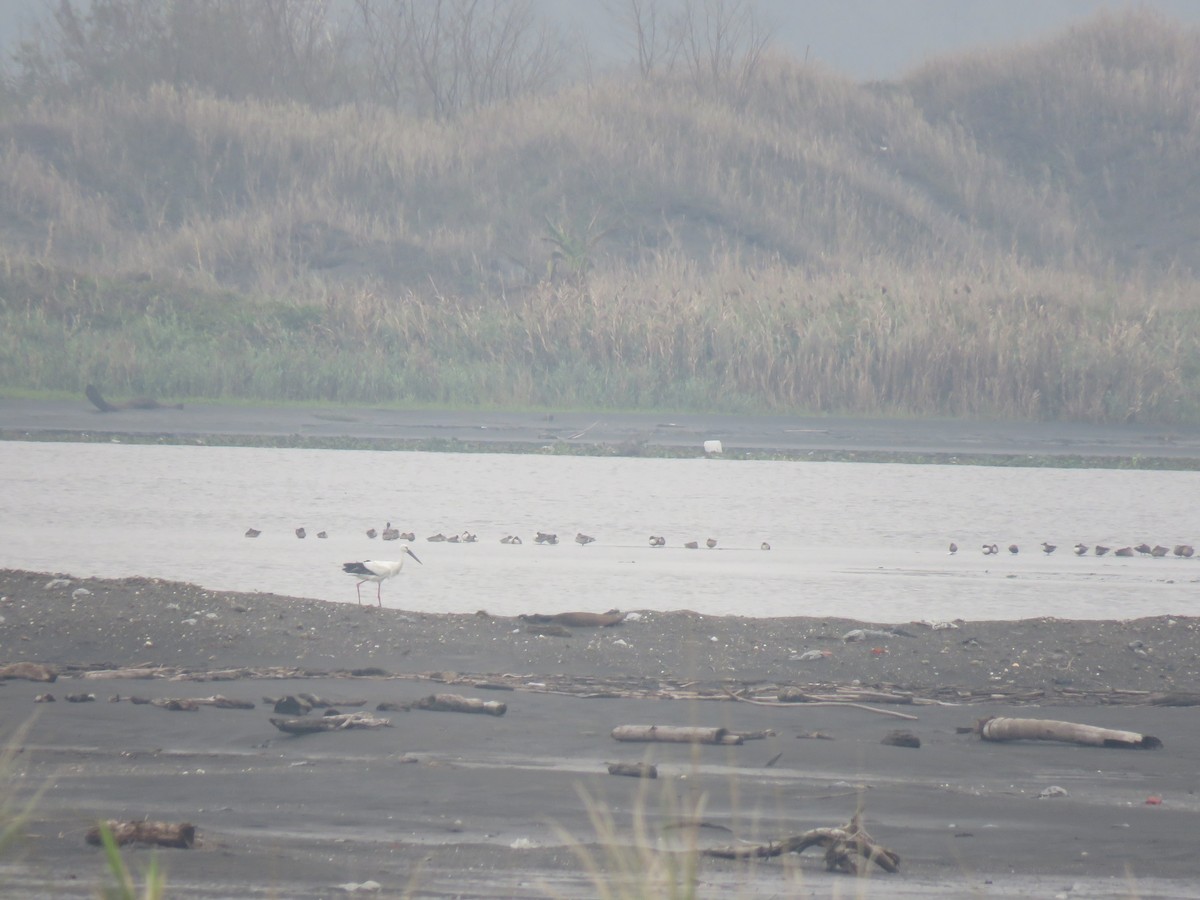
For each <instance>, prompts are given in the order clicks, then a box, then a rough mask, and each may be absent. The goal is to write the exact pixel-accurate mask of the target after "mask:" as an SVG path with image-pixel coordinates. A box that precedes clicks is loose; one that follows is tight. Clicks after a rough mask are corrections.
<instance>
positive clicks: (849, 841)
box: [703, 813, 900, 876]
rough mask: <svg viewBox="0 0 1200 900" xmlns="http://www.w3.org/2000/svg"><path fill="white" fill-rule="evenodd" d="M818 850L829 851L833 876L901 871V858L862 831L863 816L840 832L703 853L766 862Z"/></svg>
mask: <svg viewBox="0 0 1200 900" xmlns="http://www.w3.org/2000/svg"><path fill="white" fill-rule="evenodd" d="M814 846H816V847H824V848H825V868H826V869H828V870H829V871H831V872H845V873H846V874H848V875H859V876H862V875H866V874H867V872H868V870H869V869H870V867H871V863H874V864H875V865H877V866H879V868H881V869H883V870H884V871H885V872H892V873H895V872H898V871H900V855H899V854H898V853H896V852H895V851H893V850H889V849H888V848H886V847H883V846H880V845H879V844H876V843H875V841H874V839H873V838H872V837H871V836H870V835H869V834H867V830H866V829H865V828H863V827H862V819H861V816H860V814H859V813H855V815H854V818H852V819H851V820H850V821H849V822H847V823H846V824H845V825H843V826H841V827H840V828H810V829H809V830H808V831H805V832H803V833H801V834H797V835H793V836H791V837H787V838H783V839H782V840H778V841H771V842H770V843H767V844H757V845H751V846H744V845H736V846H732V847H710V848H708V849H707V850H704V851H703V853H704V855H705V856H715V857H717V858H718V859H764V858H769V857H774V856H781V855H783V854H784V853H801V852H803V851H804V850H806V849H808V848H809V847H814Z"/></svg>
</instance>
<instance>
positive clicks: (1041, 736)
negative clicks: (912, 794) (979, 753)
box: [974, 716, 1163, 750]
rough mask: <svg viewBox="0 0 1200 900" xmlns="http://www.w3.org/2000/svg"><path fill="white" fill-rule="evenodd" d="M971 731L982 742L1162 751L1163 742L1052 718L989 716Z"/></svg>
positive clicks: (1145, 735) (1143, 736) (1152, 738)
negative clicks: (1062, 744) (1044, 742)
mask: <svg viewBox="0 0 1200 900" xmlns="http://www.w3.org/2000/svg"><path fill="white" fill-rule="evenodd" d="M974 731H975V733H976V734H978V735H979V736H980V737H981V738H982V739H983V740H985V741H1064V742H1066V743H1069V744H1083V745H1084V746H1088V747H1114V748H1125V749H1133V750H1161V749H1162V745H1163V744H1162V741H1160V740H1159V739H1158V738H1156V737H1153V736H1152V735H1149V734H1138V733H1137V732H1135V731H1117V730H1115V729H1112V728H1097V727H1096V726H1095V725H1081V724H1079V723H1078V722H1058V721H1055V720H1053V719H1014V718H1008V717H1005V716H991V717H988V718H986V719H980V720H979V721H978V722H976V723H975V728H974Z"/></svg>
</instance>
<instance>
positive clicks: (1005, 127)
mask: <svg viewBox="0 0 1200 900" xmlns="http://www.w3.org/2000/svg"><path fill="white" fill-rule="evenodd" d="M903 87H904V88H905V89H906V90H907V91H908V92H909V93H910V94H911V95H912V97H913V99H914V102H915V104H916V106H917V108H918V109H920V110H921V111H922V112H923V113H924V115H925V116H926V118H927V119H928V120H929V121H930V123H932V125H933V126H934V127H940V128H945V127H952V128H961V129H962V130H964V131H965V132H967V133H968V134H970V135H971V136H972V138H973V139H974V141H975V142H976V144H977V145H978V146H979V147H980V148H981V150H982V152H983V153H984V154H985V155H986V156H987V158H988V159H989V160H991V161H992V162H994V163H996V164H997V165H1000V166H1003V167H1004V169H1005V170H1006V171H1008V172H1010V173H1012V174H1013V175H1014V176H1015V177H1016V178H1018V179H1019V180H1020V181H1021V182H1022V183H1023V184H1026V185H1027V186H1028V187H1029V188H1030V189H1031V190H1032V191H1034V192H1044V193H1045V195H1047V196H1049V197H1052V198H1054V201H1055V203H1056V204H1057V203H1062V204H1065V208H1064V209H1062V210H1061V212H1062V214H1063V215H1065V216H1068V217H1069V220H1070V221H1071V222H1072V223H1073V225H1074V227H1075V229H1076V230H1077V233H1078V237H1077V241H1078V243H1079V244H1081V245H1090V246H1091V247H1092V248H1094V250H1093V255H1091V256H1089V257H1085V259H1087V261H1088V262H1089V263H1090V264H1091V265H1093V266H1096V267H1104V266H1109V265H1111V266H1113V267H1114V268H1117V269H1127V268H1131V267H1139V266H1146V267H1148V268H1152V269H1157V270H1165V269H1169V268H1172V267H1176V266H1178V267H1181V268H1184V269H1186V270H1188V271H1190V272H1193V273H1194V272H1196V271H1198V270H1200V30H1198V29H1196V28H1191V27H1183V26H1182V25H1181V24H1180V23H1179V22H1176V21H1172V20H1170V19H1167V18H1163V17H1160V16H1158V15H1157V14H1155V13H1153V12H1149V11H1146V10H1141V11H1138V12H1129V13H1125V14H1121V15H1116V14H1104V15H1101V16H1099V17H1097V18H1095V19H1093V20H1091V21H1090V22H1089V23H1088V24H1087V25H1085V26H1081V27H1078V28H1075V29H1072V30H1071V31H1069V32H1068V33H1066V34H1064V35H1062V36H1061V37H1058V38H1056V39H1055V40H1052V41H1049V42H1046V43H1043V44H1038V45H1034V46H1030V47H1026V48H1021V49H1015V50H1009V51H1005V52H998V53H994V54H990V55H984V56H975V57H961V58H952V59H945V60H941V61H939V62H935V63H931V64H929V65H927V66H925V67H923V68H922V69H920V70H919V71H917V72H915V73H914V74H913V75H911V76H910V77H909V78H908V79H906V81H905V83H904V85H903ZM1072 262H1074V259H1073V258H1072V257H1065V258H1063V257H1058V258H1057V259H1056V260H1055V264H1056V265H1068V264H1071V263H1072Z"/></svg>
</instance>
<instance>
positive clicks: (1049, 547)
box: [1042, 541, 1058, 556]
mask: <svg viewBox="0 0 1200 900" xmlns="http://www.w3.org/2000/svg"><path fill="white" fill-rule="evenodd" d="M1057 549H1058V545H1057V544H1048V543H1046V542H1045V541H1042V552H1043V553H1045V554H1046V555H1047V556H1049V555H1050V554H1051V553H1053V552H1054V551H1055V550H1057Z"/></svg>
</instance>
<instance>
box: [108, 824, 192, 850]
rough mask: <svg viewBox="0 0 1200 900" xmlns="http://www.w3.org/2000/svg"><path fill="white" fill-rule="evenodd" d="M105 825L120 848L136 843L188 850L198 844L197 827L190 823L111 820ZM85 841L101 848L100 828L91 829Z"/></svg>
mask: <svg viewBox="0 0 1200 900" xmlns="http://www.w3.org/2000/svg"><path fill="white" fill-rule="evenodd" d="M104 824H105V825H107V826H108V830H109V831H111V832H112V836H113V840H115V841H116V842H117V846H118V847H123V846H125V845H126V844H135V843H136V844H152V845H153V846H155V847H177V848H179V849H180V850H188V849H190V848H191V846H192V845H193V844H194V843H195V842H196V827H195V826H194V825H191V824H190V823H188V822H147V821H142V820H139V821H136V822H118V821H117V820H116V819H109V820H108V821H107V822H105V823H104ZM85 840H86V841H87V842H88V843H89V844H91V845H92V846H95V847H98V846H100V844H101V840H100V826H99V825H93V826H92V827H91V828H89V829H88V832H87V835H86V837H85Z"/></svg>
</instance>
